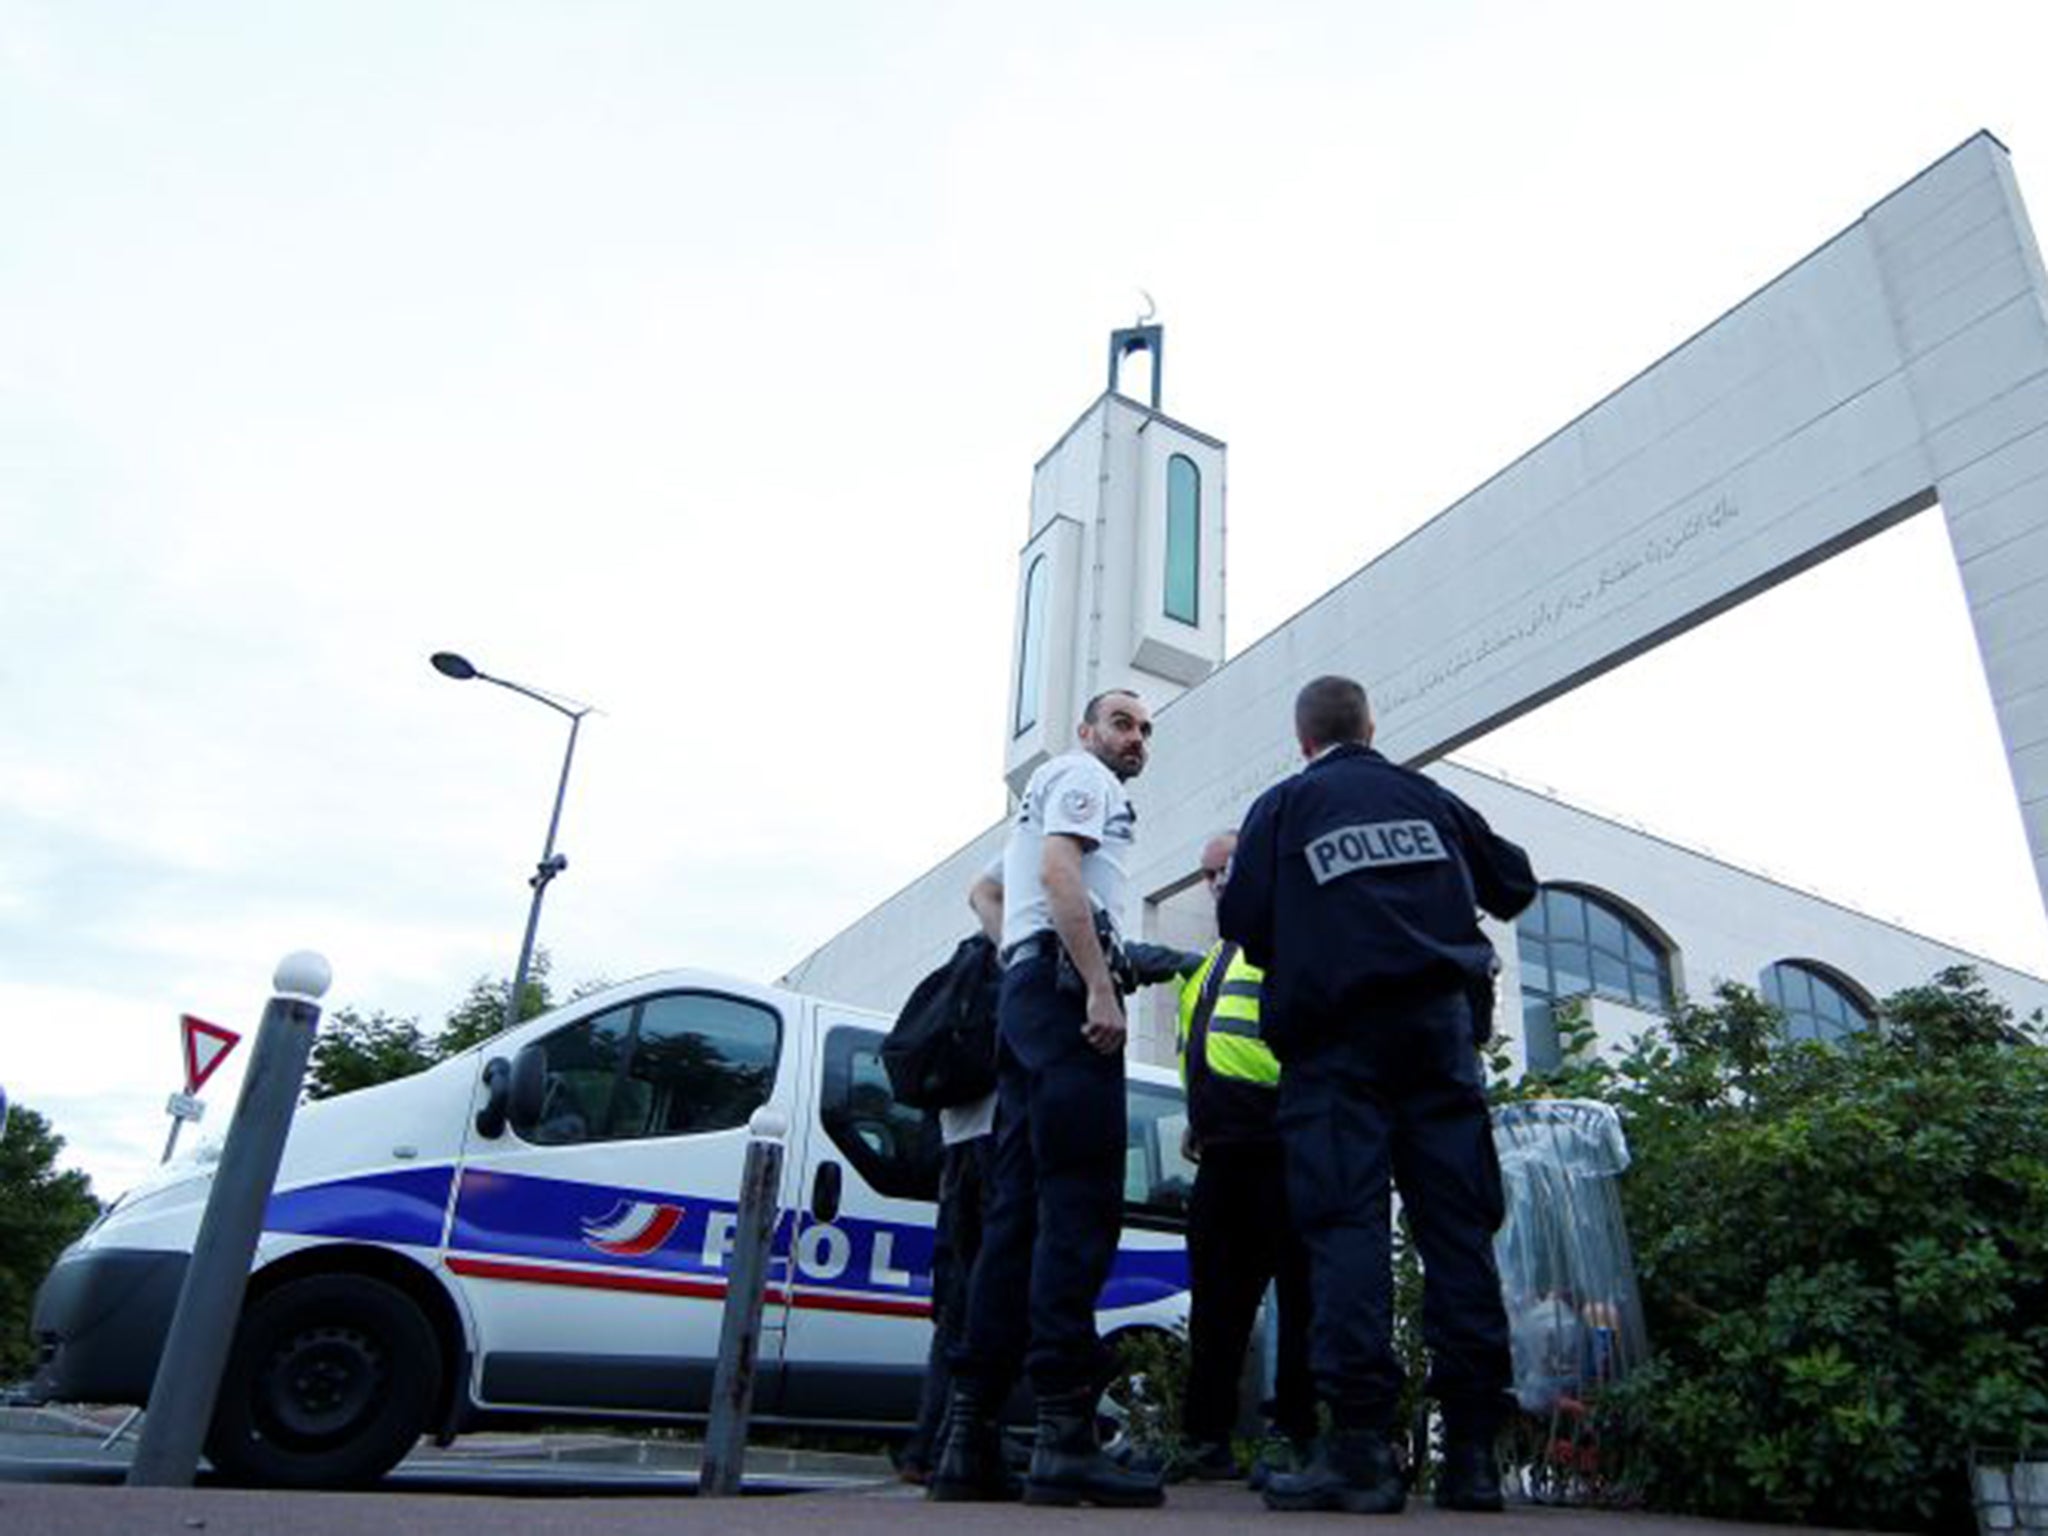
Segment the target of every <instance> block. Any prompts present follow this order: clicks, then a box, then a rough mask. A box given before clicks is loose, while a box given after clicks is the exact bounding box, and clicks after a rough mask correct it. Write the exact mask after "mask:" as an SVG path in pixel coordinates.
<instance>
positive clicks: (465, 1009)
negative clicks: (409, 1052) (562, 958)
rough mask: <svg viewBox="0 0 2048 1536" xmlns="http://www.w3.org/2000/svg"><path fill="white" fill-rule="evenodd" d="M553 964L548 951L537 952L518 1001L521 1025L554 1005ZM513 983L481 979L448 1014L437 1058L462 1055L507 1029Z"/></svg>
mask: <svg viewBox="0 0 2048 1536" xmlns="http://www.w3.org/2000/svg"><path fill="white" fill-rule="evenodd" d="M553 968H554V961H553V959H552V958H551V957H550V956H549V954H548V952H547V951H546V950H545V949H536V950H535V951H534V953H533V960H532V963H531V964H530V965H528V967H527V970H526V987H525V990H524V991H523V992H522V993H521V995H520V998H519V1022H520V1023H522V1024H523V1023H525V1022H526V1020H528V1019H533V1018H538V1017H539V1016H540V1015H541V1014H544V1013H546V1012H547V1011H548V1010H549V1009H550V1008H552V1007H554V1006H555V1002H554V995H553V992H552V990H551V989H550V988H549V986H548V972H549V971H550V970H552V969H553ZM511 990H512V983H511V982H510V981H509V980H508V979H506V978H505V977H502V976H479V977H477V979H476V980H475V981H472V982H471V983H470V984H469V992H468V994H467V995H466V996H464V998H463V999H462V1001H461V1002H459V1003H457V1004H456V1005H455V1008H454V1010H453V1011H452V1012H450V1013H449V1015H448V1021H447V1022H446V1023H445V1024H443V1025H442V1026H441V1032H440V1034H438V1035H436V1036H435V1037H434V1059H435V1060H437V1061H439V1060H442V1059H444V1058H446V1057H449V1056H456V1055H460V1054H461V1053H462V1052H463V1051H466V1050H468V1049H469V1048H470V1047H471V1046H473V1045H476V1044H478V1043H480V1042H482V1041H485V1040H488V1039H490V1038H491V1036H493V1035H495V1034H497V1033H499V1032H500V1031H502V1030H503V1029H505V1028H506V1027H507V1026H506V1023H505V998H506V996H507V995H508V994H509V993H510V992H511Z"/></svg>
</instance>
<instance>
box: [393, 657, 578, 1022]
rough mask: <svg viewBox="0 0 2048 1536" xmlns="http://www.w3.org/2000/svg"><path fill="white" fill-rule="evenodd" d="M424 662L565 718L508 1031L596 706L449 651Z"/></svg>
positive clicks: (564, 863) (556, 870)
mask: <svg viewBox="0 0 2048 1536" xmlns="http://www.w3.org/2000/svg"><path fill="white" fill-rule="evenodd" d="M428 660H429V661H430V662H431V663H432V664H433V668H434V670H435V671H436V672H438V673H440V674H441V675H442V676H443V677H448V678H453V679H454V680H455V681H456V682H458V683H466V682H468V681H469V680H470V679H471V678H476V679H479V680H480V681H483V682H486V683H496V684H497V685H498V686H499V687H500V688H509V689H511V690H512V691H513V692H514V693H518V694H524V695H525V696H526V697H527V698H529V699H534V700H537V701H538V702H540V703H542V704H545V705H547V707H548V708H549V709H552V710H553V711H554V712H555V713H556V714H558V715H567V716H568V717H569V748H568V750H567V751H566V752H564V753H563V754H562V778H561V782H560V783H558V784H556V785H555V809H554V813H553V814H552V815H551V816H549V817H548V840H547V842H546V843H545V844H543V845H542V847H541V850H540V863H539V865H537V866H536V867H535V869H534V872H533V875H532V877H531V878H530V879H528V881H527V882H526V883H527V884H528V885H530V886H532V887H533V905H532V906H530V907H528V908H527V910H526V937H525V938H524V939H522V940H521V941H520V944H519V964H518V966H517V968H516V969H515V970H514V971H513V973H512V992H511V995H510V997H509V998H507V1000H506V1009H505V1027H506V1028H507V1029H510V1028H511V1027H512V1026H513V1025H514V1024H517V1023H518V1022H519V1000H520V998H522V997H524V996H525V995H526V973H527V970H528V968H529V967H530V966H531V965H532V964H533V936H534V934H535V933H536V932H538V931H539V929H540V902H541V898H542V897H543V896H545V895H546V894H547V889H548V882H549V881H550V880H552V879H554V878H555V876H557V875H559V874H560V873H561V872H562V871H563V870H565V869H567V868H568V867H569V860H568V859H567V858H566V857H565V856H564V855H562V854H559V853H557V852H555V829H556V828H557V827H559V826H560V825H561V824H562V797H563V796H564V795H565V794H567V793H568V791H569V764H570V763H571V762H573V761H574V760H575V757H576V732H577V731H578V730H579V729H581V728H582V725H583V717H584V716H585V715H587V714H589V713H591V711H592V710H593V709H595V708H596V706H595V705H591V704H585V705H583V706H582V707H581V708H579V709H571V708H570V707H569V706H568V705H567V704H564V703H563V702H562V701H561V700H560V699H557V698H553V697H551V696H549V695H548V694H545V693H541V692H540V691H538V690H537V689H533V688H527V687H523V686H522V685H520V684H518V683H514V682H510V681H508V680H507V679H505V678H502V677H492V676H491V675H490V673H488V672H485V671H483V670H482V669H481V668H479V667H477V666H475V665H473V664H472V663H471V662H470V660H469V658H468V657H466V656H458V655H456V654H455V652H453V651H436V652H434V654H433V655H432V656H430V657H429V658H428Z"/></svg>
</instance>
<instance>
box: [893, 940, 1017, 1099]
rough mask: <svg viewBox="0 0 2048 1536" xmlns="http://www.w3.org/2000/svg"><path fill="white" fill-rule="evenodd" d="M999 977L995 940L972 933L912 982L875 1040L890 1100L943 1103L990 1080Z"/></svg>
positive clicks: (974, 1094) (983, 1089)
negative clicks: (893, 1017)
mask: <svg viewBox="0 0 2048 1536" xmlns="http://www.w3.org/2000/svg"><path fill="white" fill-rule="evenodd" d="M1001 985H1002V969H1001V967H1000V966H998V965H997V964H996V947H995V945H993V944H991V943H990V942H989V941H988V939H987V938H986V937H985V936H984V935H982V934H978V933H977V934H975V935H973V936H972V937H970V938H965V939H962V940H961V941H960V947H959V948H957V949H955V950H954V951H953V958H952V959H950V960H948V961H947V962H946V963H945V964H944V965H942V966H940V967H939V968H938V969H937V970H936V971H933V972H932V973H931V975H929V976H927V977H925V979H924V980H923V981H920V982H919V983H918V984H917V987H916V990H914V991H913V992H912V993H911V994H910V1000H909V1001H908V1002H906V1003H905V1004H904V1005H903V1011H902V1012H901V1013H900V1014H898V1015H897V1016H896V1023H895V1026H894V1027H893V1028H891V1029H890V1031H889V1034H888V1037H887V1038H886V1039H884V1040H883V1041H882V1068H883V1070H884V1071H886V1072H887V1073H888V1074H889V1086H890V1089H891V1090H892V1091H893V1092H894V1093H895V1095H896V1102H897V1103H899V1104H907V1105H909V1106H910V1107H911V1108H912V1109H946V1108H950V1107H951V1106H954V1105H958V1104H971V1103H973V1102H974V1101H975V1100H976V1099H978V1098H980V1097H981V1096H982V1095H983V1094H985V1093H987V1092H988V1091H989V1090H990V1089H992V1088H994V1087H995V1085H996V997H997V994H998V992H999V991H1000V989H1001Z"/></svg>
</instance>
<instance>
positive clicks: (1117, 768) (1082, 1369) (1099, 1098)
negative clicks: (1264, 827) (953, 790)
mask: <svg viewBox="0 0 2048 1536" xmlns="http://www.w3.org/2000/svg"><path fill="white" fill-rule="evenodd" d="M1077 735H1078V738H1079V745H1078V747H1077V748H1076V749H1075V750H1073V751H1069V752H1064V753H1062V754H1060V755H1059V756H1058V757H1055V758H1053V759H1052V760H1051V761H1050V762H1047V763H1045V764H1044V765H1043V766H1041V767H1040V768H1039V769H1038V771H1037V772H1036V773H1034V774H1032V776H1031V779H1030V782H1029V783H1027V784H1026V785H1025V787H1024V794H1023V797H1022V799H1021V800H1020V801H1019V803H1018V806H1017V813H1016V817H1015V819H1014V821H1013V822H1012V824H1011V828H1010V836H1009V841H1008V842H1007V843H1006V844H1005V846H1004V850H1003V868H1002V886H1003V891H1004V898H1005V899H1004V905H1003V947H1002V955H1003V962H1004V971H1003V992H1002V1002H1001V1005H1000V1008H999V1011H998V1015H997V1020H998V1022H997V1061H996V1100H997V1107H996V1152H995V1167H994V1185H995V1188H994V1193H993V1195H992V1196H991V1199H990V1202H989V1209H988V1215H987V1225H986V1227H985V1230H984V1232H983V1237H982V1250H981V1255H980V1258H979V1260H978V1262H977V1263H976V1265H975V1268H974V1275H973V1279H972V1282H971V1289H970V1296H969V1301H968V1313H967V1337H966V1341H965V1343H964V1345H963V1346H962V1348H961V1349H960V1351H959V1353H958V1354H957V1355H956V1356H955V1358H954V1361H953V1370H954V1381H953V1394H952V1401H951V1403H950V1405H949V1407H948V1410H947V1424H946V1431H945V1443H944V1448H943V1450H942V1451H941V1454H940V1457H939V1464H938V1466H937V1468H935V1469H934V1471H933V1473H932V1479H931V1483H930V1487H929V1490H928V1491H929V1493H930V1495H931V1497H933V1498H935V1499H999V1498H1003V1497H1005V1496H1006V1494H1007V1489H1006V1487H1005V1480H1004V1478H1003V1475H1002V1474H1003V1469H1002V1448H1001V1438H1000V1433H999V1428H998V1415H999V1414H1000V1412H1001V1410H1002V1407H1003V1403H1004V1401H1005V1399H1006V1398H1007V1396H1008V1394H1009V1388H1010V1385H1011V1382H1012V1381H1013V1379H1014V1377H1015V1375H1016V1372H1017V1368H1018V1365H1019V1364H1020V1363H1023V1364H1025V1365H1026V1366H1027V1367H1028V1370H1029V1373H1030V1378H1031V1387H1032V1392H1033V1394H1034V1396H1035V1397H1036V1398H1037V1402H1038V1438H1037V1442H1036V1444H1035V1446H1034V1447H1033V1450H1032V1455H1031V1466H1030V1469H1029V1472H1028V1473H1027V1475H1026V1478H1025V1486H1024V1497H1025V1499H1026V1501H1027V1502H1030V1503H1036V1504H1077V1503H1084V1502H1085V1503H1092V1504H1100V1505H1128V1506H1148V1505H1156V1504H1158V1503H1159V1502H1160V1501H1161V1499H1162V1497H1163V1495H1162V1492H1161V1489H1160V1485H1159V1479H1158V1478H1157V1477H1156V1476H1150V1475H1146V1474H1142V1473H1137V1472H1133V1471H1130V1470H1127V1469H1125V1468H1122V1467H1118V1466H1116V1465H1115V1464H1114V1463H1113V1462H1111V1461H1110V1460H1109V1459H1108V1458H1107V1457H1106V1456H1104V1455H1103V1454H1102V1451H1101V1447H1100V1446H1099V1445H1098V1444H1097V1442H1096V1438H1095V1405H1096V1401H1097V1398H1098V1395H1099V1391H1100V1387H1101V1383H1102V1382H1103V1381H1104V1380H1106V1379H1107V1377H1108V1374H1109V1361H1108V1359H1107V1356H1106V1352H1105V1351H1104V1350H1103V1347H1102V1341H1101V1340H1100V1339H1099V1338H1098V1337H1097V1336H1096V1332H1095V1300H1096V1297H1097V1296H1098V1295H1099V1294H1100V1293H1101V1290H1102V1287H1103V1283H1104V1282H1105V1281H1106V1280H1107V1279H1108V1278H1109V1271H1110V1265H1111V1263H1112V1262H1113V1260H1114V1259H1115V1257H1116V1246H1117V1238H1118V1236H1119V1234H1120V1232H1121V1230H1122V1226H1123V1182H1124V1145H1125V1103H1124V1064H1123V1050H1124V1035H1125V1024H1124V1010H1123V999H1122V996H1121V994H1120V992H1119V990H1118V986H1117V982H1116V979H1115V977H1114V976H1113V974H1112V971H1111V959H1112V951H1113V949H1114V947H1115V943H1116V940H1115V914H1117V913H1119V912H1121V911H1122V910H1123V906H1124V894H1125V882H1126V873H1127V872H1126V869H1125V859H1126V858H1127V856H1128V854H1129V852H1130V848H1131V843H1132V839H1133V836H1134V834H1135V832H1136V826H1137V815H1136V812H1135V811H1133V809H1132V808H1131V803H1130V801H1129V800H1128V799H1127V798H1126V797H1125V795H1124V782H1125V781H1126V780H1128V779H1131V778H1134V777H1135V776H1136V775H1137V774H1138V773H1140V772H1141V771H1143V769H1144V766H1145V759H1146V755H1147V752H1148V750H1149V745H1150V741H1151V736H1152V720H1151V716H1150V714H1149V713H1148V711H1147V710H1146V708H1145V706H1144V704H1143V703H1141V702H1140V701H1139V699H1138V698H1137V696H1136V695H1135V694H1131V693H1128V692H1123V691H1116V692H1110V693H1104V694H1100V695H1097V696H1096V697H1095V698H1093V699H1091V700H1089V701H1088V707H1087V710H1086V711H1085V713H1084V714H1083V715H1082V717H1081V724H1080V727H1079V730H1078V732H1077Z"/></svg>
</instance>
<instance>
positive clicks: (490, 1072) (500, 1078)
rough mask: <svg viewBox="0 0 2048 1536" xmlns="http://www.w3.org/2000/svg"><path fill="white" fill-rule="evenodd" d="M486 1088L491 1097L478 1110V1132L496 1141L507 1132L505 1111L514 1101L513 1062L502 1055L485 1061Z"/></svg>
mask: <svg viewBox="0 0 2048 1536" xmlns="http://www.w3.org/2000/svg"><path fill="white" fill-rule="evenodd" d="M484 1090H485V1092H486V1093H488V1094H489V1097H488V1098H486V1099H485V1100H484V1104H483V1108H481V1109H479V1110H478V1111H477V1112H476V1133H477V1135H479V1136H487V1137H489V1138H490V1139H491V1140H493V1141H496V1140H497V1139H498V1138H499V1137H500V1136H502V1135H504V1134H505V1113H506V1111H507V1109H508V1108H509V1107H510V1106H511V1103H512V1063H511V1062H509V1061H507V1060H506V1059H505V1058H504V1057H502V1056H493V1057H492V1058H491V1059H490V1060H489V1061H487V1062H485V1063H484Z"/></svg>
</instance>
